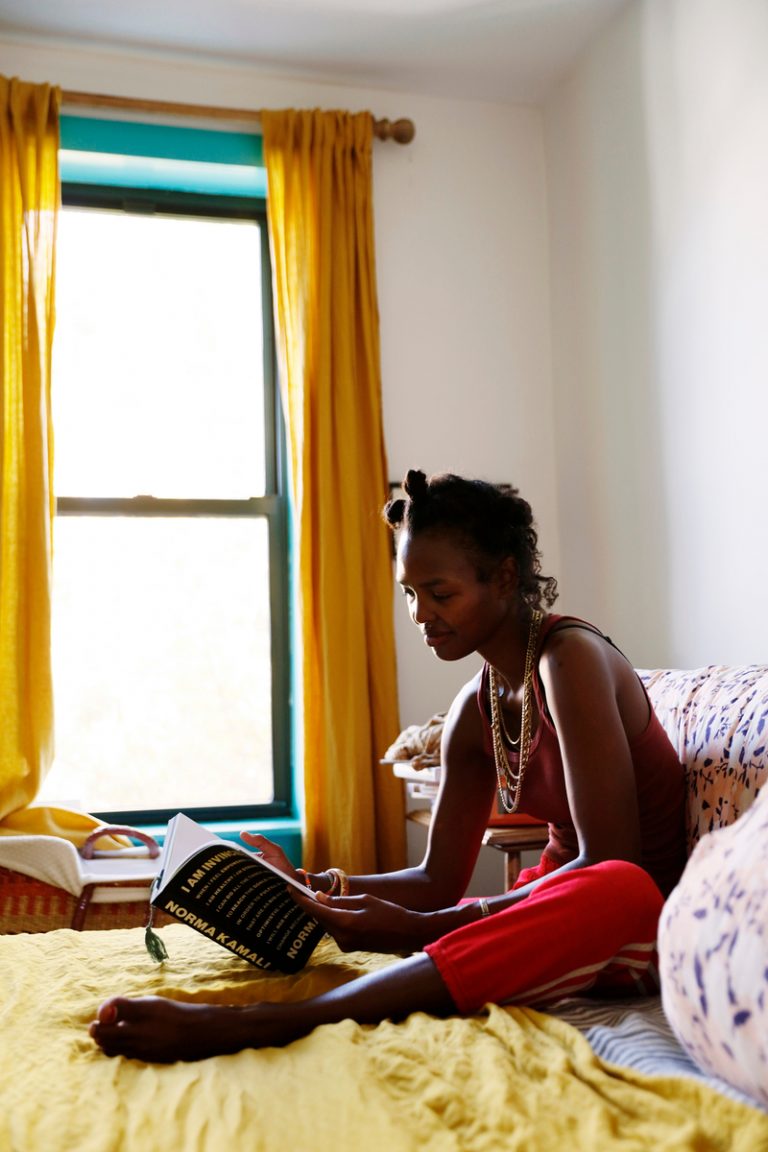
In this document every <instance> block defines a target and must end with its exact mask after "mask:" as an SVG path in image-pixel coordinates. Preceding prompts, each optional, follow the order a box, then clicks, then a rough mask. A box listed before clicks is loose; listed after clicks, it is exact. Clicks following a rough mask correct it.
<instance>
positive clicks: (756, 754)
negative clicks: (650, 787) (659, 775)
mask: <svg viewBox="0 0 768 1152" xmlns="http://www.w3.org/2000/svg"><path fill="white" fill-rule="evenodd" d="M639 675H640V678H641V680H642V681H643V683H644V684H645V686H646V689H647V691H648V695H649V697H650V699H651V703H652V704H653V707H654V709H655V710H656V713H657V715H658V717H659V719H660V720H661V723H662V724H663V725H664V728H665V729H666V731H667V734H668V735H669V738H670V739H671V741H672V744H673V746H674V747H675V749H676V750H677V754H678V756H679V757H680V760H681V762H682V763H683V764H684V765H685V766H686V771H687V778H688V801H687V810H686V833H687V838H688V852H689V854H690V853H691V852H692V851H693V849H694V847H695V846H696V844H698V842H699V840H700V839H701V838H702V836H704V835H705V834H706V833H708V832H711V831H713V830H714V829H715V828H722V827H724V826H726V825H728V824H732V823H733V822H734V821H735V820H737V819H738V817H739V816H741V815H742V814H743V813H744V812H746V811H747V809H748V808H749V807H750V805H751V804H752V802H753V801H754V800H755V798H756V796H757V794H758V792H759V791H760V788H761V786H762V785H763V784H764V783H765V782H766V780H768V747H767V745H768V667H766V666H764V665H748V666H744V667H727V666H726V667H724V666H721V665H711V666H710V667H706V668H698V669H696V670H694V671H680V670H676V669H665V670H656V671H640V672H639Z"/></svg>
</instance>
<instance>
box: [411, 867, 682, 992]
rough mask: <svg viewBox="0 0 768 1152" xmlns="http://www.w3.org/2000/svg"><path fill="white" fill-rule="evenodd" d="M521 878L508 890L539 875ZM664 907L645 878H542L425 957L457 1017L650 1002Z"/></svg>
mask: <svg viewBox="0 0 768 1152" xmlns="http://www.w3.org/2000/svg"><path fill="white" fill-rule="evenodd" d="M542 863H543V867H541V866H540V868H537V869H527V870H526V873H525V874H521V876H520V878H519V880H518V882H517V884H516V885H515V887H521V886H522V884H525V883H527V882H530V880H531V879H534V878H535V877H536V875H541V872H543V871H546V870H547V859H546V857H544V861H543V862H542ZM663 903H664V897H663V896H662V894H661V892H660V891H659V889H658V888H657V886H656V884H655V883H654V882H653V880H652V879H651V877H650V876H649V875H648V873H647V872H645V871H643V869H642V868H639V867H638V866H637V865H635V864H630V863H628V862H627V861H625V860H606V861H603V862H601V863H600V864H593V865H591V866H590V867H588V868H577V869H574V870H573V871H570V872H561V873H559V874H558V875H553V876H551V877H548V878H546V879H544V880H542V882H541V883H540V884H539V886H538V887H537V888H535V889H534V890H533V892H532V893H531V894H530V896H527V897H526V899H525V900H522V901H521V902H520V903H519V904H513V905H511V906H510V907H509V908H505V909H504V910H503V911H501V912H497V913H495V914H494V915H492V916H486V917H484V918H483V919H481V920H475V921H474V922H473V923H472V924H467V925H465V926H464V927H463V928H458V929H457V930H456V931H455V932H449V933H448V935H447V936H443V937H442V938H441V939H440V940H436V941H435V942H434V944H429V945H428V946H427V947H426V948H425V951H426V952H427V953H428V955H429V956H430V957H431V958H432V960H433V962H434V964H435V965H436V967H437V969H438V971H439V973H440V975H441V977H442V978H443V980H444V982H445V984H446V986H447V988H448V991H449V992H450V994H451V997H452V998H453V1000H454V1002H455V1004H456V1007H457V1009H458V1010H459V1012H461V1013H462V1014H464V1015H471V1014H472V1013H474V1012H477V1011H478V1010H479V1009H480V1008H482V1007H483V1005H484V1004H489V1003H490V1004H510V1003H516V1004H526V1005H528V1006H530V1007H535V1006H541V1005H544V1004H551V1003H552V1002H553V1001H554V1000H558V999H560V997H562V996H573V995H581V994H583V993H584V992H587V991H590V990H592V991H594V992H595V994H597V995H603V996H606V997H607V996H631V995H633V994H640V995H649V994H652V993H655V992H658V988H659V985H658V970H657V955H656V928H657V924H658V920H659V915H660V913H661V909H662V905H663Z"/></svg>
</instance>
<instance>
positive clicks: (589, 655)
mask: <svg viewBox="0 0 768 1152" xmlns="http://www.w3.org/2000/svg"><path fill="white" fill-rule="evenodd" d="M403 487H404V491H405V497H404V499H395V500H392V501H390V503H389V504H388V505H387V507H386V509H385V511H384V514H385V517H386V519H387V521H388V522H389V524H390V525H391V526H392V528H393V529H396V530H397V531H398V549H397V580H398V582H399V584H400V586H401V587H402V589H403V592H404V594H405V596H406V599H407V601H408V605H409V610H410V615H411V618H412V620H413V621H414V623H415V624H416V625H417V626H418V627H419V628H420V630H421V632H422V634H423V637H424V642H425V644H426V645H427V646H428V647H429V648H431V649H432V651H433V653H434V655H435V657H436V658H437V659H439V660H458V659H461V658H462V657H465V656H468V655H470V654H471V653H473V652H477V653H479V654H480V655H481V656H482V657H483V659H484V665H483V668H482V670H481V671H480V672H479V673H478V674H477V675H476V676H475V677H474V678H473V679H472V680H471V681H470V682H469V683H468V684H467V685H466V686H465V687H464V688H463V689H462V690H461V691H460V692H459V694H458V695H457V697H456V699H455V700H454V702H453V705H452V706H451V709H450V711H449V713H448V715H447V718H446V722H445V728H444V732H443V740H442V751H441V763H442V778H441V785H440V792H439V795H438V798H437V801H436V804H435V809H434V814H433V818H432V823H431V828H430V833H429V840H428V846H427V850H426V855H425V857H424V860H423V862H422V863H421V864H420V865H418V866H417V867H413V868H405V869H403V870H401V871H398V872H392V873H387V874H383V875H377V876H351V877H347V876H346V875H345V874H344V872H343V871H342V870H341V869H340V868H333V869H330V870H329V871H327V872H321V873H318V874H307V875H306V882H307V888H306V895H297V896H296V899H298V900H299V901H300V902H301V903H303V904H304V905H305V906H306V909H307V910H308V911H309V912H311V914H312V915H313V916H314V917H316V919H318V920H319V921H320V922H321V924H322V925H323V926H324V927H325V929H326V931H327V932H328V933H329V934H330V935H331V936H332V937H333V938H334V939H335V940H336V942H337V943H338V945H339V946H340V947H341V948H342V949H343V950H345V951H352V950H367V951H373V952H385V953H394V954H403V953H405V954H407V955H406V956H405V957H404V958H401V959H399V960H397V961H395V962H393V963H392V964H391V965H390V966H389V967H386V968H384V969H382V970H380V971H377V972H373V973H370V974H367V975H365V976H362V977H360V978H359V979H357V980H355V981H353V982H351V983H348V984H346V985H343V986H342V987H340V988H338V989H335V990H333V991H330V992H326V993H324V994H322V995H320V996H316V997H313V998H312V999H309V1000H304V1001H300V1002H298V1003H290V1004H272V1003H263V1004H256V1005H249V1006H245V1007H226V1006H221V1005H206V1004H183V1003H179V1002H176V1001H171V1000H167V999H162V998H144V999H127V998H121V997H116V998H113V999H111V1000H108V1001H107V1002H105V1003H104V1004H102V1005H101V1007H100V1008H99V1010H98V1015H97V1019H96V1020H95V1021H94V1022H93V1023H92V1025H91V1035H92V1036H93V1037H94V1039H95V1040H96V1041H97V1043H98V1044H99V1045H100V1046H101V1047H102V1049H103V1050H104V1052H106V1053H107V1054H109V1055H114V1054H118V1053H119V1054H123V1055H126V1056H133V1057H137V1058H140V1059H143V1060H156V1061H168V1060H176V1059H194V1058H199V1057H203V1056H208V1055H214V1054H217V1053H222V1052H233V1051H237V1050H239V1049H241V1048H252V1047H254V1048H255V1047H261V1046H279V1045H284V1044H287V1043H289V1042H290V1041H292V1040H295V1039H297V1038H298V1037H300V1036H303V1035H306V1034H307V1033H308V1032H310V1031H311V1030H312V1029H313V1028H315V1027H316V1026H317V1025H319V1024H327V1023H333V1022H337V1021H340V1020H344V1019H352V1020H355V1021H357V1022H358V1023H377V1022H379V1021H381V1020H384V1019H387V1018H389V1019H395V1020H397V1019H403V1018H404V1017H405V1016H407V1015H409V1014H410V1013H411V1012H414V1011H423V1012H429V1013H433V1014H435V1015H442V1016H444V1015H449V1014H452V1013H463V1014H472V1013H476V1012H478V1011H479V1010H480V1009H481V1008H482V1007H483V1005H484V1004H486V1003H497V1004H509V1003H518V1004H520V1003H522V1004H527V1005H531V1006H539V1007H540V1006H542V1005H546V1004H547V1003H552V1002H553V1001H554V1000H556V999H558V998H559V997H561V996H565V995H573V994H578V993H583V992H585V991H587V990H590V989H594V990H595V992H596V993H598V994H604V995H611V994H614V995H615V994H619V995H627V994H631V993H632V992H633V991H637V992H640V993H642V992H652V991H656V990H657V983H656V974H655V959H656V954H655V940H656V925H657V920H658V917H659V913H660V911H661V907H662V903H663V900H664V896H665V895H666V894H667V893H668V892H669V891H670V890H671V888H672V887H673V886H674V885H675V883H676V882H677V879H678V878H679V875H680V873H681V871H682V867H683V864H684V815H683V807H684V779H683V769H682V766H681V764H680V763H679V761H678V759H677V756H676V754H675V752H674V749H673V748H672V746H671V744H670V742H669V740H668V738H667V736H666V734H665V733H664V730H663V728H662V727H661V724H660V722H659V721H658V719H657V717H656V716H655V714H654V713H653V710H652V708H651V706H650V703H649V700H648V697H647V695H646V692H645V689H644V688H643V686H642V684H641V682H640V680H639V679H638V677H637V675H636V673H635V672H634V670H633V668H632V666H631V664H630V663H629V662H628V661H627V659H626V658H625V657H624V656H623V655H622V654H621V652H620V651H619V650H618V649H617V648H616V647H615V646H614V645H613V644H612V643H611V641H610V640H609V639H608V638H607V637H606V636H604V635H603V634H602V633H601V632H600V631H598V629H597V628H595V627H594V626H592V625H591V624H587V623H586V622H584V621H581V620H578V619H576V618H574V617H567V616H558V615H556V614H554V613H552V612H550V611H549V609H551V607H552V605H553V603H554V601H555V598H556V595H557V586H556V582H555V581H554V580H553V579H552V578H549V577H546V576H543V575H542V574H541V571H540V556H539V550H538V539H537V534H536V531H535V528H534V524H533V519H532V514H531V509H530V506H529V505H528V503H527V502H526V501H525V500H523V499H522V497H521V496H520V495H519V494H518V492H517V490H516V489H514V488H511V487H508V486H497V485H492V484H487V483H485V482H483V481H473V480H466V479H462V478H460V477H457V476H452V475H444V476H436V477H432V478H431V479H429V480H428V479H427V477H426V476H425V475H424V473H422V472H416V471H411V472H409V473H408V475H407V477H406V480H405V482H404V486H403ZM494 793H497V794H498V797H499V800H500V802H501V805H502V807H503V809H504V810H505V811H506V812H509V813H513V812H515V811H518V810H519V811H521V812H526V813H527V814H529V815H532V816H535V817H538V818H540V819H543V820H546V821H547V822H548V823H549V844H548V846H547V848H546V849H545V851H544V854H543V856H542V858H541V861H540V862H539V864H538V865H537V866H536V867H534V868H529V869H526V870H525V871H524V872H522V873H521V875H520V877H519V878H518V881H517V883H516V884H515V886H514V888H513V889H512V890H511V891H509V892H506V893H505V894H503V895H499V896H494V897H489V898H488V899H487V900H486V899H481V900H462V896H463V893H464V891H465V890H466V887H467V884H468V882H469V878H470V875H471V873H472V870H473V867H474V864H475V861H476V858H477V854H478V852H479V849H480V845H481V842H482V836H483V832H484V830H485V828H486V825H487V820H488V813H489V810H490V808H491V804H492V800H493V796H494ZM243 839H244V840H245V841H246V842H247V843H248V844H249V845H250V846H252V847H255V848H257V849H258V850H260V851H261V852H262V853H263V854H264V855H265V856H266V857H268V858H269V859H270V860H271V861H272V862H273V863H276V864H277V865H279V866H280V867H281V869H283V870H284V871H285V872H287V873H289V874H291V875H295V870H294V869H293V867H292V865H291V864H290V862H289V861H288V860H287V858H286V857H285V856H284V855H283V854H282V852H281V851H280V849H279V848H277V847H276V846H275V845H273V844H271V843H270V842H269V841H268V840H266V839H265V838H264V837H261V836H256V835H251V834H248V833H244V834H243ZM292 891H293V889H292Z"/></svg>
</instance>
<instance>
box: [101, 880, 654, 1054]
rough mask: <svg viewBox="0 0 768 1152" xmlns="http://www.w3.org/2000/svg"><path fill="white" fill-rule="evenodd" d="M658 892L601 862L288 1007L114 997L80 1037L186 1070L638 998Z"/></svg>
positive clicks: (648, 963)
mask: <svg viewBox="0 0 768 1152" xmlns="http://www.w3.org/2000/svg"><path fill="white" fill-rule="evenodd" d="M662 904H663V897H662V895H661V892H660V891H659V889H658V888H657V887H656V885H655V884H654V882H653V881H652V880H651V878H650V876H648V874H647V873H646V872H644V871H643V870H642V869H641V868H638V867H637V866H636V865H634V864H628V863H626V862H625V861H620V860H619V861H616V860H612V861H605V862H603V863H601V864H595V865H593V866H592V867H590V868H580V869H577V870H573V871H570V872H560V873H558V874H556V875H553V876H551V877H549V878H548V879H546V880H544V881H543V882H542V883H541V884H540V885H539V887H538V888H537V889H536V890H535V891H534V892H532V893H531V895H530V896H528V897H527V898H526V899H525V900H523V901H522V902H521V903H519V904H516V905H514V906H512V907H510V908H508V909H506V910H505V911H503V912H499V913H497V914H496V915H494V916H489V917H486V918H485V919H482V920H476V921H474V922H473V923H472V924H468V925H466V927H464V928H459V929H458V930H457V931H455V932H451V933H449V934H448V935H447V936H444V937H443V938H442V939H441V940H438V941H436V942H435V943H434V944H431V945H429V946H428V948H427V949H426V951H425V952H423V953H419V954H418V955H416V956H412V957H409V958H408V959H407V960H402V961H399V962H396V963H394V964H392V965H391V966H390V967H388V968H384V969H382V970H381V971H379V972H374V973H371V974H370V975H366V976H362V977H360V979H358V980H353V981H352V982H351V983H349V984H344V985H342V987H340V988H336V989H334V990H332V991H330V992H325V993H323V994H322V995H320V996H315V997H313V998H312V999H310V1000H302V1001H299V1002H297V1003H290V1004H271V1003H264V1004H255V1005H249V1006H247V1007H243V1008H240V1007H237V1008H233V1007H222V1006H219V1005H212V1004H183V1003H179V1002H177V1001H173V1000H166V999H163V998H154V997H153V998H148V999H140V1000H128V999H123V998H116V999H112V1000H108V1001H107V1002H106V1003H105V1004H103V1005H102V1006H101V1008H100V1009H99V1012H98V1016H97V1019H96V1020H95V1021H94V1022H93V1024H92V1025H91V1030H90V1031H91V1036H92V1037H93V1038H94V1040H95V1041H96V1042H97V1043H98V1044H99V1045H100V1046H101V1047H102V1048H103V1050H104V1051H105V1052H106V1053H107V1055H110V1056H113V1055H118V1054H121V1055H124V1056H132V1057H135V1058H137V1059H141V1060H151V1061H170V1060H195V1059H200V1058H201V1057H204V1056H213V1055H216V1054H218V1053H221V1052H236V1051H239V1050H240V1049H241V1048H262V1047H279V1046H281V1045H283V1044H288V1043H290V1042H291V1041H292V1040H297V1039H298V1038H299V1037H300V1036H305V1035H307V1033H308V1032H311V1031H312V1029H313V1028H316V1027H317V1026H318V1025H319V1024H334V1023H336V1022H338V1021H339V1020H355V1021H357V1022H358V1023H359V1024H376V1023H379V1021H381V1020H386V1019H392V1020H400V1019H403V1018H404V1017H405V1016H407V1015H409V1013H411V1012H416V1011H422V1012H430V1013H432V1014H433V1015H435V1016H445V1015H448V1014H450V1013H453V1012H456V1011H457V1010H458V1011H459V1012H460V1013H462V1014H464V1015H471V1014H472V1013H474V1012H477V1011H479V1010H480V1009H481V1008H482V1007H483V1005H485V1004H488V1003H495V1004H504V1003H518V1004H520V1003H524V1004H545V1003H551V1002H552V1001H553V1000H555V999H558V998H559V997H561V996H566V995H572V994H575V993H578V992H583V991H585V990H587V989H588V988H592V987H595V986H599V984H600V982H601V981H603V982H604V984H605V985H606V986H610V987H611V988H613V989H615V988H617V987H618V988H621V989H622V990H625V991H627V992H631V991H632V990H633V988H634V989H635V990H638V989H641V990H643V991H650V990H651V986H650V985H646V986H643V981H644V980H646V979H648V977H649V976H650V978H651V979H653V975H654V971H655V962H656V950H655V942H656V926H657V923H658V918H659V914H660V912H661V908H662Z"/></svg>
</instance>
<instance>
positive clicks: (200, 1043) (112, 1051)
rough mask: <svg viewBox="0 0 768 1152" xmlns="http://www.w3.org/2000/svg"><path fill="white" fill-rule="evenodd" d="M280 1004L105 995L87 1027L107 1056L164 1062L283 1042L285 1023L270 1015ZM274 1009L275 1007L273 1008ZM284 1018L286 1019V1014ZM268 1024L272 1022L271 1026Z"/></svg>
mask: <svg viewBox="0 0 768 1152" xmlns="http://www.w3.org/2000/svg"><path fill="white" fill-rule="evenodd" d="M280 1008H281V1006H280V1005H271V1004H265V1005H262V1004H254V1005H248V1006H247V1007H244V1008H236V1007H228V1006H224V1005H220V1004H189V1003H182V1002H180V1001H177V1000H168V999H167V998H165V997H162V996H146V997H143V998H140V999H136V1000H130V999H127V998H125V997H120V996H118V997H114V998H113V999H111V1000H106V1001H105V1002H104V1003H103V1004H102V1005H101V1006H100V1007H99V1010H98V1012H97V1014H96V1019H95V1020H94V1021H93V1022H92V1023H91V1025H90V1027H89V1033H90V1035H91V1037H92V1038H93V1039H94V1040H95V1041H96V1043H97V1044H98V1045H99V1047H100V1048H101V1049H102V1051H103V1052H104V1053H105V1055H107V1056H128V1057H130V1058H132V1059H135V1060H146V1061H150V1062H152V1063H161V1064H167V1063H171V1062H173V1061H175V1060H202V1059H204V1058H205V1057H206V1056H217V1055H220V1054H221V1053H226V1052H239V1051H240V1049H241V1048H260V1047H263V1046H275V1045H279V1044H284V1043H285V1042H286V1039H287V1038H288V1037H287V1036H286V1038H284V1039H281V1035H283V1034H284V1029H281V1028H280V1027H279V1025H278V1026H277V1027H275V1025H276V1024H277V1021H276V1020H270V1017H272V1016H273V1015H274V1016H278V1017H279V1016H280V1015H281V1014H282V1013H281V1012H280ZM273 1010H276V1011H273ZM285 1023H286V1024H287V1023H288V1021H287V1020H286V1021H285ZM270 1025H271V1026H270Z"/></svg>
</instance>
